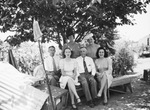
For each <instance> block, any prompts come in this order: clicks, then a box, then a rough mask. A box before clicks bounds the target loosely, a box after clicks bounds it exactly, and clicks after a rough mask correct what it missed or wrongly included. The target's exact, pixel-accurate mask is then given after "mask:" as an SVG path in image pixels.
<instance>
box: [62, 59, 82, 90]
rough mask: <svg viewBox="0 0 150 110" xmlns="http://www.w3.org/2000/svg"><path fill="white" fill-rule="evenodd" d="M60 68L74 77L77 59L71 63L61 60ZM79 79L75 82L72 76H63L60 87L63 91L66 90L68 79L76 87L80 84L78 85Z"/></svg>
mask: <svg viewBox="0 0 150 110" xmlns="http://www.w3.org/2000/svg"><path fill="white" fill-rule="evenodd" d="M59 66H60V69H61V70H62V69H63V70H64V72H65V73H66V74H69V75H73V74H74V73H73V71H74V70H75V69H77V62H76V60H75V59H71V60H70V61H66V60H65V59H61V60H60V64H59ZM77 77H78V75H77ZM77 77H76V79H75V80H74V79H73V78H71V77H70V76H61V77H60V79H59V82H60V87H61V88H62V89H65V87H66V84H67V82H68V79H71V80H72V81H73V82H74V84H75V85H78V84H79V83H78V78H77Z"/></svg>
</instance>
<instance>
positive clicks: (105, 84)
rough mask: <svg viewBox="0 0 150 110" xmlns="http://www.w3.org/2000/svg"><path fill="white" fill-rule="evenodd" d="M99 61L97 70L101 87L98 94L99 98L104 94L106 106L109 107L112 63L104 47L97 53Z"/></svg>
mask: <svg viewBox="0 0 150 110" xmlns="http://www.w3.org/2000/svg"><path fill="white" fill-rule="evenodd" d="M96 56H97V59H96V60H95V65H96V69H97V73H96V77H97V81H98V83H99V85H100V90H99V92H98V94H97V96H98V97H101V96H102V92H103V93H104V102H103V104H104V105H107V104H108V102H107V89H108V88H109V87H110V85H111V83H112V79H113V77H112V61H111V59H110V58H108V55H107V52H106V50H105V49H104V48H103V47H99V48H98V49H97V52H96Z"/></svg>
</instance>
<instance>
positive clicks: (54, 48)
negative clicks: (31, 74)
mask: <svg viewBox="0 0 150 110" xmlns="http://www.w3.org/2000/svg"><path fill="white" fill-rule="evenodd" d="M50 48H54V49H55V47H54V46H53V45H52V46H49V47H48V49H50ZM55 50H56V49H55Z"/></svg>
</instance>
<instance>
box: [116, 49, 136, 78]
mask: <svg viewBox="0 0 150 110" xmlns="http://www.w3.org/2000/svg"><path fill="white" fill-rule="evenodd" d="M134 66H135V63H134V56H133V52H132V51H131V50H130V49H129V48H128V47H127V46H124V47H122V48H120V49H119V50H118V51H117V52H116V54H115V56H114V57H113V77H118V76H122V75H127V74H131V73H133V68H134Z"/></svg>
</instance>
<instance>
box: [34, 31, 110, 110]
mask: <svg viewBox="0 0 150 110" xmlns="http://www.w3.org/2000/svg"><path fill="white" fill-rule="evenodd" d="M68 39H69V42H68V43H66V44H65V45H64V46H63V49H62V57H63V58H62V59H60V60H59V61H58V60H55V57H54V56H55V52H56V49H55V47H54V46H50V47H49V48H48V52H49V56H48V57H46V58H45V59H44V66H45V70H46V74H47V75H48V78H49V84H51V85H53V86H59V87H60V88H62V89H68V91H69V94H70V98H71V105H72V108H73V109H74V110H77V109H78V106H79V105H80V104H82V101H81V99H80V97H79V95H78V93H77V90H76V86H78V85H81V87H82V89H83V92H84V94H85V97H86V101H87V105H88V106H90V107H91V108H93V107H94V106H96V105H98V104H99V103H98V102H99V100H100V97H101V96H102V94H103V96H104V101H103V104H104V105H107V104H108V98H107V90H108V88H109V87H110V85H111V83H112V79H113V77H112V61H111V58H109V57H108V53H107V51H106V50H105V48H104V47H100V46H99V45H98V44H95V43H94V39H93V37H92V36H91V34H90V36H88V38H87V41H88V43H89V45H88V46H86V47H85V46H79V44H78V43H76V42H74V36H73V35H69V36H68ZM42 68H43V66H42V65H39V66H37V67H36V68H35V69H34V73H33V75H34V76H38V75H42V76H43V77H44V74H41V73H44V70H43V69H42ZM42 76H40V77H42Z"/></svg>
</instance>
